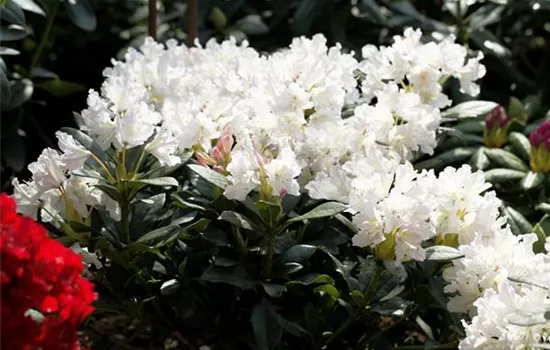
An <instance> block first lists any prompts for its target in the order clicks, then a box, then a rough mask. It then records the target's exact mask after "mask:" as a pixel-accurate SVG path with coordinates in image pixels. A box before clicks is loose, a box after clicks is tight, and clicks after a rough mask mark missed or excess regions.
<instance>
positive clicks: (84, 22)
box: [64, 0, 97, 32]
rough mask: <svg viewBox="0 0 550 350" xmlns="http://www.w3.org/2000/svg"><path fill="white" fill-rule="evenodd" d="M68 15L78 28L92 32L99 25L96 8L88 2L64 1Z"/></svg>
mask: <svg viewBox="0 0 550 350" xmlns="http://www.w3.org/2000/svg"><path fill="white" fill-rule="evenodd" d="M64 3H65V9H66V10H67V14H68V15H69V18H70V19H71V22H73V24H74V25H76V26H77V27H78V28H80V29H82V30H85V31H87V32H91V31H92V30H94V29H95V27H96V25H97V20H96V17H95V13H94V7H93V6H92V4H91V3H90V2H89V1H88V0H71V1H64Z"/></svg>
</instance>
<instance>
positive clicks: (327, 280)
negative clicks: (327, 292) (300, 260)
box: [287, 273, 334, 286]
mask: <svg viewBox="0 0 550 350" xmlns="http://www.w3.org/2000/svg"><path fill="white" fill-rule="evenodd" d="M320 283H323V284H334V280H333V279H332V277H330V276H329V275H321V274H318V273H309V274H307V275H305V276H302V277H300V278H298V279H297V280H293V281H288V282H287V285H293V284H301V285H304V286H309V285H310V284H320Z"/></svg>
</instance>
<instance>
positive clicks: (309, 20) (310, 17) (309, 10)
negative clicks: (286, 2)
mask: <svg viewBox="0 0 550 350" xmlns="http://www.w3.org/2000/svg"><path fill="white" fill-rule="evenodd" d="M322 9H323V2H322V1H319V0H302V1H300V2H299V3H298V8H297V9H296V12H294V17H293V18H292V30H293V31H294V33H295V34H296V35H303V34H306V33H307V32H308V31H309V28H310V27H311V25H312V24H313V22H314V21H315V20H316V19H317V18H318V17H319V15H320V14H321V12H322Z"/></svg>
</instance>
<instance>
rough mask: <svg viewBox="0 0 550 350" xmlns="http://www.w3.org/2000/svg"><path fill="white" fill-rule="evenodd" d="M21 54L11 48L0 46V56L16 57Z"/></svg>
mask: <svg viewBox="0 0 550 350" xmlns="http://www.w3.org/2000/svg"><path fill="white" fill-rule="evenodd" d="M20 53H21V52H19V51H17V50H16V49H12V48H11V47H5V46H0V56H17V55H19V54H20Z"/></svg>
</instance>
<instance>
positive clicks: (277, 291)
mask: <svg viewBox="0 0 550 350" xmlns="http://www.w3.org/2000/svg"><path fill="white" fill-rule="evenodd" d="M262 287H264V290H265V292H266V293H267V295H269V296H270V297H272V298H279V297H280V296H281V295H283V293H284V292H286V287H285V286H283V285H281V284H273V283H265V282H262Z"/></svg>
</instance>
